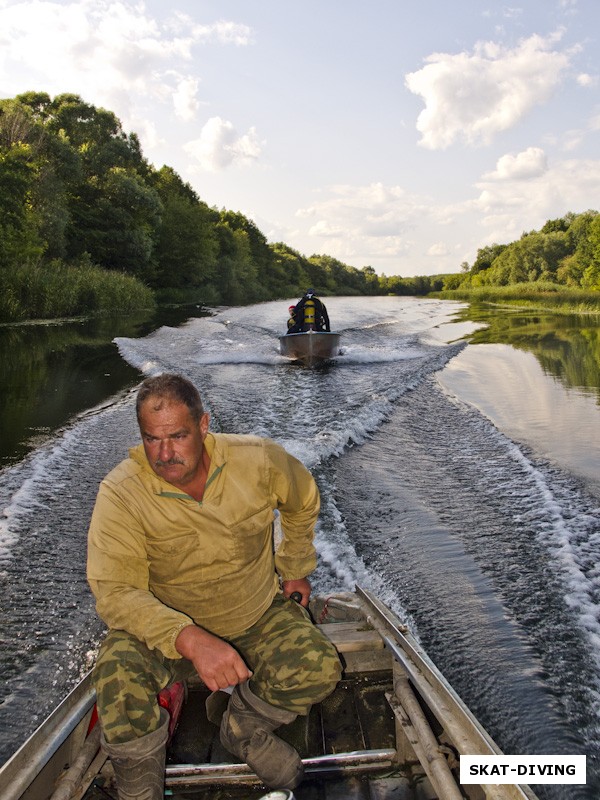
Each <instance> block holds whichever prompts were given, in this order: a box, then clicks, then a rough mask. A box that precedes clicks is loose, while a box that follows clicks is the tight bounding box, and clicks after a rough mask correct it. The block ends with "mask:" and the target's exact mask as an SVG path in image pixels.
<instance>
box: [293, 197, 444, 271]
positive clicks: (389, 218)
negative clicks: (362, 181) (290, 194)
mask: <svg viewBox="0 0 600 800" xmlns="http://www.w3.org/2000/svg"><path fill="white" fill-rule="evenodd" d="M323 194H324V195H325V197H324V199H322V200H320V201H319V202H316V203H314V204H313V205H312V206H309V207H306V208H302V209H299V210H298V212H297V216H298V217H299V218H300V219H307V220H311V221H312V222H311V225H310V227H309V229H308V234H309V236H310V237H311V238H313V239H314V240H315V243H314V246H313V252H324V251H326V252H328V253H330V254H331V255H333V256H335V257H336V258H339V259H340V260H342V261H346V262H347V263H354V262H355V261H356V258H357V257H360V258H361V259H363V261H362V263H363V265H364V264H367V263H369V262H371V261H372V262H377V260H378V259H389V258H398V257H400V256H405V255H407V254H408V253H409V252H410V251H411V250H412V249H413V247H414V242H413V240H412V235H413V234H412V232H413V230H414V228H415V226H416V225H417V224H418V223H419V222H423V221H424V220H425V218H428V214H429V211H428V205H427V203H426V201H425V200H424V199H423V198H418V197H416V196H410V195H408V194H407V193H406V192H405V191H404V189H402V188H401V187H400V186H385V185H384V184H382V183H372V184H368V185H366V186H350V185H336V186H330V187H328V188H327V189H325V190H323ZM319 240H321V241H319Z"/></svg>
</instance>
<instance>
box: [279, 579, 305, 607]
mask: <svg viewBox="0 0 600 800" xmlns="http://www.w3.org/2000/svg"><path fill="white" fill-rule="evenodd" d="M281 588H282V589H283V596H284V597H291V596H292V594H293V593H294V592H298V594H301V595H302V600H301V601H300V605H301V606H304V608H307V607H308V601H309V599H310V592H311V586H310V582H309V580H308V578H299V579H298V580H297V581H281Z"/></svg>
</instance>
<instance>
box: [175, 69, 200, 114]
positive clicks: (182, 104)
mask: <svg viewBox="0 0 600 800" xmlns="http://www.w3.org/2000/svg"><path fill="white" fill-rule="evenodd" d="M199 105H200V104H199V102H198V81H197V80H196V79H195V78H191V77H184V78H181V80H180V81H179V83H178V84H177V88H176V90H175V94H174V95H173V106H174V108H175V113H176V115H177V116H178V117H179V118H180V119H184V120H190V119H194V118H195V116H196V113H197V111H198V107H199Z"/></svg>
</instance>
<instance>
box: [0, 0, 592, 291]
mask: <svg viewBox="0 0 600 800" xmlns="http://www.w3.org/2000/svg"><path fill="white" fill-rule="evenodd" d="M599 38H600V2H599V0H525V2H517V1H516V0H515V2H514V3H510V4H504V3H502V2H494V1H493V0H455V1H454V2H452V3H449V2H447V0H410V2H409V0H369V1H368V2H367V0H360V1H359V0H294V1H293V2H292V1H291V0H245V1H244V0H214V2H213V0H206V1H204V0H169V1H168V2H159V0H147V2H136V1H135V0H47V1H45V0H31V1H30V0H25V2H15V0H0V98H8V97H14V96H15V95H17V94H20V93H22V92H26V91H43V92H47V93H48V94H50V95H51V96H52V97H54V96H55V95H57V94H62V93H66V92H69V93H75V94H78V95H80V96H81V97H82V99H83V100H84V101H85V102H88V103H91V104H93V105H95V106H97V107H102V108H106V109H108V110H110V111H113V112H114V113H115V114H116V115H117V117H118V118H119V119H120V120H121V122H122V124H123V128H124V130H125V131H126V132H127V133H130V132H135V133H136V134H137V135H138V136H139V139H140V142H141V145H142V151H143V153H144V156H145V157H146V158H147V160H148V161H149V162H150V163H152V164H153V165H154V166H156V167H157V168H160V167H161V166H162V165H163V164H167V165H168V166H170V167H172V168H173V169H175V171H176V172H177V173H178V174H179V175H180V176H181V178H182V179H183V180H184V181H185V182H187V183H189V184H190V185H191V186H192V187H193V188H194V190H195V191H196V192H197V194H198V196H199V197H200V199H201V200H203V201H204V202H205V203H207V204H208V205H209V206H214V207H216V208H219V209H220V208H225V209H230V210H233V211H239V212H241V213H242V214H244V215H245V216H247V217H248V218H250V219H251V220H253V222H254V223H255V224H256V225H257V226H258V228H259V229H260V230H261V231H262V233H263V234H264V235H265V236H266V237H267V239H268V241H270V242H285V243H286V244H288V245H289V246H290V247H293V248H294V249H295V250H298V251H299V252H300V253H302V254H303V255H305V256H310V255H313V254H327V255H330V256H333V257H335V258H337V259H339V260H340V261H343V262H344V263H346V264H349V265H351V266H354V267H357V268H359V269H360V268H362V267H365V266H371V267H372V268H373V269H374V270H375V272H376V273H377V274H378V275H384V274H385V275H402V276H414V275H435V274H440V273H448V272H458V271H460V269H461V265H463V264H464V263H465V262H467V263H468V264H472V263H473V261H474V260H475V258H476V256H477V250H478V249H479V248H481V247H485V246H486V245H489V244H493V243H499V244H505V243H508V242H511V241H514V240H515V239H518V238H519V237H520V236H521V234H522V233H523V232H526V231H531V230H538V229H539V228H540V227H541V226H542V225H543V224H544V222H546V220H548V219H554V218H557V217H562V216H563V215H564V214H566V213H567V212H570V211H571V212H575V213H581V212H583V211H586V210H588V209H596V210H600V42H599V41H598V40H599Z"/></svg>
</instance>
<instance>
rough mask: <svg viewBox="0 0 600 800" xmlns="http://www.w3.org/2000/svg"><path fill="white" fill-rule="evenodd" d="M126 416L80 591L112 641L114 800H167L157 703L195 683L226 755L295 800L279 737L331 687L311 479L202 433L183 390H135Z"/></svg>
mask: <svg viewBox="0 0 600 800" xmlns="http://www.w3.org/2000/svg"><path fill="white" fill-rule="evenodd" d="M136 411H137V417H138V423H139V427H140V432H141V436H142V445H140V446H138V447H134V448H132V449H131V450H130V453H129V458H127V459H125V460H124V461H123V462H121V464H119V465H118V466H117V467H115V469H113V470H112V472H110V473H109V474H108V475H107V476H106V478H105V479H104V480H103V482H102V483H101V485H100V489H99V492H98V497H97V500H96V505H95V508H94V512H93V515H92V520H91V524H90V530H89V539H88V580H89V583H90V586H91V589H92V591H93V593H94V596H95V598H96V603H97V610H98V613H99V615H100V616H101V618H102V619H103V620H104V622H105V623H106V624H107V626H108V628H109V632H108V634H107V637H106V639H105V640H104V642H103V644H102V647H101V649H100V653H99V656H98V660H97V663H96V667H95V670H94V680H95V685H96V692H97V698H98V713H99V716H100V721H101V725H102V740H103V746H104V748H105V750H106V751H107V752H108V754H109V755H110V757H111V760H112V763H113V765H114V767H115V774H116V778H117V788H118V791H119V798H120V800H133V798H138V797H139V798H144V800H155V798H156V800H158V798H160V799H161V800H162V797H163V784H164V761H165V743H166V738H167V728H168V719H167V716H166V712H165V711H164V709H160V708H159V706H158V703H157V700H156V694H157V693H158V692H159V691H160V690H161V689H162V688H164V687H165V686H167V685H168V684H169V683H171V682H172V681H174V680H178V679H182V678H185V676H186V675H187V676H190V675H191V674H193V673H197V675H199V676H200V678H201V679H202V680H203V681H204V683H205V684H206V686H207V687H208V688H209V689H210V690H211V691H212V692H213V693H214V695H213V696H212V697H211V698H209V701H208V702H207V712H208V716H209V719H211V720H212V721H214V722H215V723H217V724H220V736H221V741H222V743H223V744H224V746H225V747H226V748H227V749H228V750H230V752H232V753H234V754H235V755H236V756H238V757H239V758H242V759H243V760H245V761H246V762H247V763H248V764H249V765H250V766H251V767H252V768H253V769H254V771H255V772H256V773H257V774H258V775H259V777H261V779H262V780H263V782H264V783H265V784H266V785H267V786H269V787H270V788H280V789H290V788H294V787H295V786H296V785H297V784H298V783H299V782H300V780H301V779H302V762H301V760H300V758H299V756H298V754H297V753H296V751H295V750H294V749H293V748H292V747H291V746H290V745H289V744H287V743H285V742H283V741H282V740H281V739H280V738H279V737H277V736H276V735H275V734H274V733H273V731H274V730H275V729H276V728H277V727H279V726H280V725H282V724H286V723H289V722H291V721H292V720H293V719H295V718H296V716H297V715H298V714H307V713H308V710H309V709H310V707H311V705H313V704H314V703H316V702H319V701H320V700H322V699H323V698H324V697H326V696H327V695H328V694H329V693H330V692H331V691H332V690H333V688H334V687H335V685H336V683H337V682H338V680H339V677H340V672H341V667H340V663H339V659H338V657H337V654H336V652H335V649H334V648H333V646H332V645H331V644H330V643H329V642H328V640H327V639H326V638H325V637H324V636H322V634H321V633H320V632H319V631H318V630H317V629H316V628H315V626H314V625H312V622H311V621H310V618H309V616H308V614H307V612H306V611H305V608H306V606H307V605H308V600H309V597H310V591H311V587H310V583H309V581H308V579H307V576H308V575H309V574H310V573H311V572H312V571H313V570H314V568H315V566H316V554H315V549H314V545H313V533H314V526H315V523H316V520H317V516H318V513H319V493H318V490H317V487H316V484H315V482H314V479H313V478H312V476H311V475H310V473H309V472H308V470H307V469H306V468H305V467H304V466H303V465H302V464H301V463H300V462H299V461H297V460H296V459H295V458H293V457H292V456H291V455H290V454H289V453H287V452H286V451H285V450H284V449H283V448H282V447H281V446H280V445H278V444H276V443H275V442H274V441H271V440H269V439H262V438H259V437H255V436H238V435H231V434H212V433H210V432H209V430H208V428H209V415H208V414H206V413H205V412H204V410H203V407H202V402H201V399H200V396H199V394H198V392H197V390H196V389H195V387H194V386H193V384H191V383H190V382H189V381H187V380H186V379H185V378H182V377H181V376H178V375H172V374H164V375H160V376H158V377H155V378H149V379H147V380H146V381H144V383H143V384H142V386H141V388H140V390H139V392H138V396H137V405H136ZM275 509H277V510H278V512H279V514H280V518H281V527H282V531H283V537H282V541H281V542H280V543H279V545H278V546H277V548H276V550H275V552H274V548H273V533H272V531H273V520H274V511H275ZM293 593H298V594H299V595H300V596H301V598H302V599H301V602H300V605H299V604H298V603H296V602H294V601H293V600H291V599H290V596H291V595H292V594H293ZM303 607H304V608H303ZM232 687H233V688H232ZM224 689H229V691H230V692H231V699H230V700H229V702H228V705H227V707H226V710H225V712H224V714H223V715H222V718H221V717H220V713H219V712H218V710H217V709H218V708H219V707H220V706H222V703H221V702H220V701H218V699H217V698H222V697H223V694H222V693H220V692H219V690H224ZM217 693H218V694H217ZM211 700H214V702H212V703H211Z"/></svg>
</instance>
